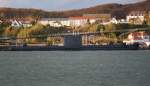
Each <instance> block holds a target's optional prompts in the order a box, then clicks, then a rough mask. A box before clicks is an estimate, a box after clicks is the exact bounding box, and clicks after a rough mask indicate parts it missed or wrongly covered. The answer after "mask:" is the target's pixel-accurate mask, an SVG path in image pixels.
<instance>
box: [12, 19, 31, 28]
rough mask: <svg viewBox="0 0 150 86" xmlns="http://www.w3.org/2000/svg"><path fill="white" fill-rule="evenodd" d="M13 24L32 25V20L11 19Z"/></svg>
mask: <svg viewBox="0 0 150 86" xmlns="http://www.w3.org/2000/svg"><path fill="white" fill-rule="evenodd" d="M11 26H12V27H16V28H19V27H24V28H27V27H32V22H31V21H28V20H11Z"/></svg>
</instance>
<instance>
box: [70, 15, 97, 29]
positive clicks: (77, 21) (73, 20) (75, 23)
mask: <svg viewBox="0 0 150 86" xmlns="http://www.w3.org/2000/svg"><path fill="white" fill-rule="evenodd" d="M96 20H97V18H95V17H83V16H81V17H80V16H79V17H70V18H69V21H70V26H72V27H80V26H83V25H85V24H87V23H90V24H92V23H95V22H96Z"/></svg>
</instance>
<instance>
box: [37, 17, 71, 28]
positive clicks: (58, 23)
mask: <svg viewBox="0 0 150 86" xmlns="http://www.w3.org/2000/svg"><path fill="white" fill-rule="evenodd" d="M39 23H40V24H42V25H50V26H53V27H62V26H70V21H69V19H68V18H43V19H41V20H40V21H39Z"/></svg>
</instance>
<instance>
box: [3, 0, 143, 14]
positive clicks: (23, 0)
mask: <svg viewBox="0 0 150 86" xmlns="http://www.w3.org/2000/svg"><path fill="white" fill-rule="evenodd" d="M137 1H142V0H0V7H13V8H36V9H44V10H48V11H60V10H69V9H79V8H86V7H91V6H95V5H100V4H106V3H121V4H126V3H134V2H137Z"/></svg>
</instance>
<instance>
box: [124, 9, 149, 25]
mask: <svg viewBox="0 0 150 86" xmlns="http://www.w3.org/2000/svg"><path fill="white" fill-rule="evenodd" d="M147 14H148V16H149V17H150V12H146V11H132V12H130V13H129V14H128V15H127V17H126V19H127V21H128V22H129V23H132V24H143V22H144V20H145V16H146V15H147Z"/></svg>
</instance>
